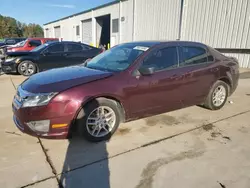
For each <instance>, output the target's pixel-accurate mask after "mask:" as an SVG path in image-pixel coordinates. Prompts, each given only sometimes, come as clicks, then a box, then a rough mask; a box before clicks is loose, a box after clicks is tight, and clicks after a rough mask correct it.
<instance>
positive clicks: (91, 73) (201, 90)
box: [12, 41, 239, 141]
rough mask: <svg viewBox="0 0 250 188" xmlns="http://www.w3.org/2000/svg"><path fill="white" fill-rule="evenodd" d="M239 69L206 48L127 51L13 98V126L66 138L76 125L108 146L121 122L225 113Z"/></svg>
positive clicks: (33, 83) (188, 45) (65, 71)
mask: <svg viewBox="0 0 250 188" xmlns="http://www.w3.org/2000/svg"><path fill="white" fill-rule="evenodd" d="M238 68H239V65H238V62H237V60H236V59H233V58H229V57H226V56H224V55H222V54H221V53H219V52H218V51H216V50H214V49H213V48H211V47H209V46H206V45H204V44H201V43H196V42H182V41H172V42H171V41H169V42H134V43H127V44H121V45H117V46H115V47H113V48H111V49H110V50H107V51H105V52H103V53H102V54H100V55H98V56H96V57H95V58H93V59H92V60H90V61H88V62H87V63H85V64H84V65H82V66H72V67H67V68H60V69H53V70H49V71H46V72H42V73H38V74H36V75H33V76H31V77H29V78H28V79H27V80H26V81H24V82H23V83H22V84H21V85H20V86H19V87H18V89H17V93H16V95H15V97H14V99H13V105H12V106H13V112H14V116H13V119H14V122H15V124H16V126H17V127H18V128H19V129H20V130H21V131H23V132H25V133H28V134H30V135H34V136H40V137H45V138H66V137H67V136H68V135H69V133H70V131H71V130H72V128H74V127H75V126H76V127H77V128H78V129H77V130H78V131H79V133H80V134H82V135H83V136H84V137H85V138H86V139H88V140H90V141H101V140H106V139H109V138H110V137H111V135H112V134H113V133H114V132H115V131H116V129H117V127H118V126H119V123H120V122H126V121H130V120H133V119H138V118H142V117H147V116H151V115H156V114H160V113H164V112H169V111H173V110H177V109H180V108H184V107H188V106H192V105H201V104H202V105H204V106H205V107H206V108H209V109H211V110H218V109H220V108H222V107H223V106H224V104H225V103H226V101H227V97H228V96H229V95H231V94H232V93H233V92H234V91H235V89H236V87H237V85H238V79H239V70H238ZM194 115H197V114H194Z"/></svg>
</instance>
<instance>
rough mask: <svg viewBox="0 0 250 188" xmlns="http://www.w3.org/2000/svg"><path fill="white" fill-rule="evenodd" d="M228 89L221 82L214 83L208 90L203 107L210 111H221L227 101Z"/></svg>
mask: <svg viewBox="0 0 250 188" xmlns="http://www.w3.org/2000/svg"><path fill="white" fill-rule="evenodd" d="M228 88H229V87H228V85H227V84H226V83H225V82H223V81H221V80H218V81H217V82H215V83H214V85H213V86H212V88H211V89H210V92H209V94H208V96H207V98H206V101H205V103H204V106H205V107H206V108H208V109H210V110H219V109H221V108H222V107H223V106H224V104H225V103H226V101H227V97H228Z"/></svg>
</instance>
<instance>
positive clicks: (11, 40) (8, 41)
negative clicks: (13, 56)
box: [0, 38, 26, 46]
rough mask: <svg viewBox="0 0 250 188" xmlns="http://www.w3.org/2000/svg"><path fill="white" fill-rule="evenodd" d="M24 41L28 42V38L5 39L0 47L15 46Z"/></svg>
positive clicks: (0, 43)
mask: <svg viewBox="0 0 250 188" xmlns="http://www.w3.org/2000/svg"><path fill="white" fill-rule="evenodd" d="M23 40H26V38H5V39H4V40H3V41H1V42H0V46H4V45H15V44H17V43H18V42H21V41H23Z"/></svg>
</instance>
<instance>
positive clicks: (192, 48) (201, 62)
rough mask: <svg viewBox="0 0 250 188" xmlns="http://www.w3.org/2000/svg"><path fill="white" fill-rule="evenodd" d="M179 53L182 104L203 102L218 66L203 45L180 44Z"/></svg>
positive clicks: (217, 73) (215, 75) (215, 77)
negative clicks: (181, 76) (181, 77)
mask: <svg viewBox="0 0 250 188" xmlns="http://www.w3.org/2000/svg"><path fill="white" fill-rule="evenodd" d="M179 54H180V63H179V72H180V73H181V74H182V75H183V85H182V90H183V91H184V92H183V96H182V99H183V101H184V104H185V105H186V106H189V105H195V104H200V103H202V102H204V100H205V97H206V96H207V94H208V92H209V90H210V87H211V86H212V84H213V83H214V81H215V80H216V79H217V78H218V76H219V68H218V67H217V65H216V64H215V63H213V61H214V60H213V57H212V56H211V55H210V54H209V53H208V51H207V49H206V48H205V47H203V46H196V45H192V44H190V45H182V46H180V47H179ZM208 57H209V58H208Z"/></svg>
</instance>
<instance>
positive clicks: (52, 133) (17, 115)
mask: <svg viewBox="0 0 250 188" xmlns="http://www.w3.org/2000/svg"><path fill="white" fill-rule="evenodd" d="M16 102H17V103H18V101H17V100H16V99H14V100H13V103H12V111H13V121H14V123H15V124H16V127H17V128H18V129H19V130H20V131H22V132H23V133H26V134H29V135H31V136H35V137H42V138H51V139H66V138H68V134H69V127H70V125H71V122H72V119H73V117H74V116H73V114H68V115H64V116H60V114H58V115H57V114H56V113H53V115H52V114H49V113H47V112H51V109H48V106H40V107H29V108H17V107H16V106H17V105H15V104H14V103H16ZM52 116H53V117H52ZM45 119H46V120H50V127H49V131H48V132H46V133H44V132H38V131H34V130H32V129H31V128H30V127H29V126H28V125H27V122H30V121H40V120H45ZM62 123H63V124H67V126H65V127H63V128H52V125H55V124H62Z"/></svg>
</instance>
